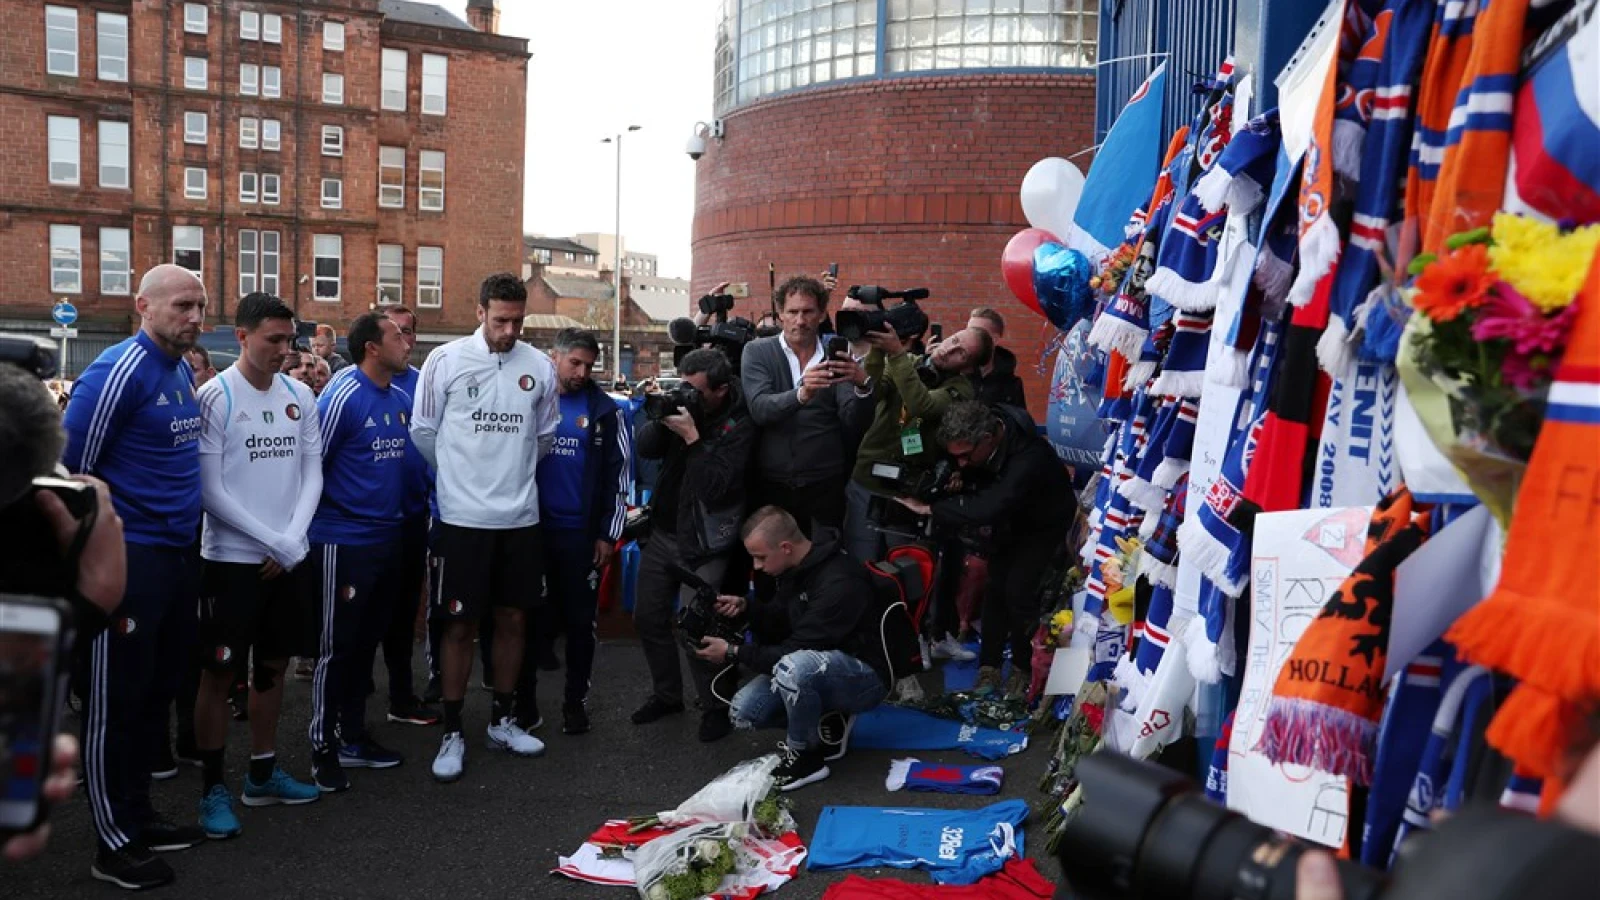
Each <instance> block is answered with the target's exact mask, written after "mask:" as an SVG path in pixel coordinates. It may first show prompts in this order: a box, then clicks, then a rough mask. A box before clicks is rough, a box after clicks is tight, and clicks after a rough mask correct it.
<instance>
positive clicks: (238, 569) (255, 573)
mask: <svg viewBox="0 0 1600 900" xmlns="http://www.w3.org/2000/svg"><path fill="white" fill-rule="evenodd" d="M306 570H307V567H306V566H305V565H300V566H297V567H295V569H294V571H292V572H285V573H283V574H282V575H279V576H278V577H277V578H273V579H271V580H269V581H264V580H262V578H261V564H260V563H228V562H213V561H211V560H209V559H208V560H206V561H205V564H204V567H203V569H202V571H201V576H200V578H201V582H200V620H199V635H200V640H199V644H198V646H199V648H200V664H201V665H202V666H204V667H206V668H207V669H210V670H212V671H214V672H223V671H228V670H231V669H232V668H233V667H234V666H235V665H238V664H240V663H241V662H243V661H244V660H245V659H246V658H247V657H248V654H249V652H250V649H251V648H252V647H253V648H255V653H256V659H257V660H260V661H267V660H273V661H277V660H285V659H288V658H289V657H290V656H291V655H292V654H293V653H294V651H295V650H296V649H297V648H298V646H299V644H302V643H304V641H303V640H302V639H301V638H302V632H303V631H304V628H305V622H306V610H305V606H306V601H307V596H306V591H305V578H304V575H305V572H306Z"/></svg>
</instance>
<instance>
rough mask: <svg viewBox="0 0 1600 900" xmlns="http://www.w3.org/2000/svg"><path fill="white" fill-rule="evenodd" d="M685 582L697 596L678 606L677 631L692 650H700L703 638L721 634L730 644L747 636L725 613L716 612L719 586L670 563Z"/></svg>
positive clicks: (670, 568) (673, 572) (675, 572)
mask: <svg viewBox="0 0 1600 900" xmlns="http://www.w3.org/2000/svg"><path fill="white" fill-rule="evenodd" d="M668 568H669V570H670V571H671V572H672V574H673V575H676V576H677V577H678V580H680V581H682V582H683V583H684V584H687V585H688V586H690V587H692V588H694V597H693V599H691V600H690V601H689V602H688V603H685V604H684V605H683V606H681V607H679V608H678V614H677V625H678V631H679V632H681V633H682V635H683V642H684V644H686V645H687V646H688V647H689V649H690V650H699V649H700V642H701V641H702V640H705V639H706V638H708V637H716V638H722V639H723V640H725V641H727V642H728V643H730V644H737V643H740V642H742V641H743V640H744V636H743V635H741V634H740V633H739V629H738V628H737V627H735V626H734V624H733V622H732V621H731V620H729V619H728V618H727V617H726V616H723V615H721V614H720V613H718V612H717V589H716V588H715V587H713V586H712V585H711V584H710V583H709V582H707V581H706V580H705V579H704V578H701V577H700V576H699V575H696V574H695V573H694V572H692V571H690V570H689V569H686V568H684V567H683V566H680V565H678V564H677V563H673V564H672V565H671V566H669V567H668Z"/></svg>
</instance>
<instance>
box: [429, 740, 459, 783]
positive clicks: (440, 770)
mask: <svg viewBox="0 0 1600 900" xmlns="http://www.w3.org/2000/svg"><path fill="white" fill-rule="evenodd" d="M466 759H467V741H466V739H465V738H463V737H462V736H461V732H459V731H450V732H446V733H445V736H444V739H443V740H441V741H440V742H439V755H438V756H435V757H434V758H433V777H434V779H435V780H437V781H441V782H444V783H445V784H449V783H450V782H452V781H455V780H456V779H458V778H460V777H461V769H462V767H463V766H464V765H465V764H466Z"/></svg>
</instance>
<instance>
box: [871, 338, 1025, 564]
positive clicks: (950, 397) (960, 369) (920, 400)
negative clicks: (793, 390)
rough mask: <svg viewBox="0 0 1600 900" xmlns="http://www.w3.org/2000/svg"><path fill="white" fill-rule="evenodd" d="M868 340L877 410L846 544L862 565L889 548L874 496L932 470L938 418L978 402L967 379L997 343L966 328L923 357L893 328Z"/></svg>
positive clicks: (889, 492) (899, 489) (884, 494)
mask: <svg viewBox="0 0 1600 900" xmlns="http://www.w3.org/2000/svg"><path fill="white" fill-rule="evenodd" d="M865 340H866V341H867V343H869V344H871V345H872V352H871V353H869V354H868V355H867V365H866V373H867V379H868V380H867V387H868V389H869V390H870V391H871V393H872V397H873V399H874V401H875V402H876V412H875V414H874V417H873V420H872V424H871V426H869V427H868V428H867V433H866V435H865V437H863V438H862V440H861V447H860V449H859V450H858V451H857V456H856V466H855V472H854V473H853V475H852V478H851V481H850V484H849V485H848V486H847V487H846V489H845V492H846V497H847V499H848V502H849V513H848V515H847V516H846V523H845V549H846V550H848V551H850V554H851V555H852V556H854V557H856V559H858V560H860V561H861V562H871V561H873V560H876V559H878V558H879V557H880V556H881V555H882V552H883V538H882V537H881V535H880V534H879V533H878V532H877V531H876V530H874V528H873V525H872V523H871V522H870V521H869V515H868V508H869V506H870V505H871V502H872V496H873V495H877V496H880V497H892V496H895V495H896V493H900V492H903V490H904V486H906V485H911V484H914V483H916V482H917V481H918V480H919V478H920V477H921V476H922V475H923V474H925V473H927V472H929V471H931V470H932V468H933V463H934V458H935V456H936V455H937V453H936V451H935V447H934V445H933V437H934V434H935V432H936V430H937V429H938V427H939V420H940V419H941V418H942V417H943V416H944V414H945V412H946V411H947V410H949V409H950V407H952V406H953V405H955V404H956V403H959V402H960V401H963V400H971V399H972V397H973V393H974V387H973V384H972V379H971V378H970V377H968V376H970V375H971V374H972V373H973V372H975V371H977V370H978V368H979V367H981V366H984V365H987V364H988V362H989V358H990V356H992V355H993V353H994V341H993V340H991V339H990V337H989V335H988V334H987V333H986V332H984V331H982V330H980V329H977V328H967V329H963V330H962V331H958V332H956V333H955V334H952V335H951V336H950V337H948V338H946V339H945V340H943V341H940V342H939V344H938V345H937V346H935V347H934V348H933V350H932V352H930V353H929V354H928V355H927V356H925V357H917V356H913V355H912V354H911V353H910V352H908V350H907V342H906V339H905V337H903V336H901V335H900V334H897V333H896V332H895V331H894V329H892V328H886V329H883V330H880V331H868V332H866V334H865ZM875 467H882V468H893V469H896V470H898V472H899V477H898V478H895V479H892V480H890V479H887V478H883V477H880V476H879V475H878V474H875V473H874V468H875ZM880 470H881V469H880Z"/></svg>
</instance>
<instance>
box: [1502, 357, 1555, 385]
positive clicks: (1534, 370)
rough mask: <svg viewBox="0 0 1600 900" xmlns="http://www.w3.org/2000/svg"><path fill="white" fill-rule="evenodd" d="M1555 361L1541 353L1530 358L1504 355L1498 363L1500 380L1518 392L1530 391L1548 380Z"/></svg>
mask: <svg viewBox="0 0 1600 900" xmlns="http://www.w3.org/2000/svg"><path fill="white" fill-rule="evenodd" d="M1554 369H1555V361H1554V360H1553V359H1551V358H1550V357H1548V356H1546V355H1544V354H1543V353H1536V354H1534V355H1532V356H1517V355H1516V354H1514V353H1508V354H1506V358H1505V359H1503V360H1501V362H1500V378H1501V380H1503V381H1504V382H1505V383H1506V384H1508V385H1510V386H1511V387H1514V388H1516V389H1517V390H1519V391H1532V390H1534V389H1536V388H1538V387H1539V385H1541V384H1544V383H1545V382H1547V381H1549V380H1550V377H1551V372H1552V371H1554Z"/></svg>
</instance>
